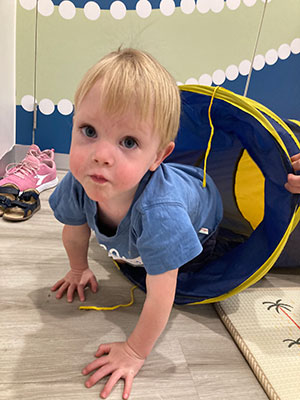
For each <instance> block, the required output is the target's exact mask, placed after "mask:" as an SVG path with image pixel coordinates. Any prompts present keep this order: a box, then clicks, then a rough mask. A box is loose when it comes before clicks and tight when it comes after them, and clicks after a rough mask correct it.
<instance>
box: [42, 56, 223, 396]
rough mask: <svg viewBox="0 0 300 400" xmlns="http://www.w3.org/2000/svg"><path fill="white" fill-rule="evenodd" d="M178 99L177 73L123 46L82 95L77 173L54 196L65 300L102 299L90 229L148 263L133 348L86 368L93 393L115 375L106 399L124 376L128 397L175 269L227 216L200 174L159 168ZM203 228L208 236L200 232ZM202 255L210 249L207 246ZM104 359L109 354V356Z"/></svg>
mask: <svg viewBox="0 0 300 400" xmlns="http://www.w3.org/2000/svg"><path fill="white" fill-rule="evenodd" d="M179 118H180V95H179V90H178V88H177V85H176V82H175V81H174V79H173V78H172V77H171V76H170V74H169V73H168V72H167V71H166V70H165V69H164V68H163V67H162V66H161V65H160V64H159V63H158V62H157V61H156V60H154V59H153V58H152V57H151V56H150V55H148V54H146V53H144V52H141V51H137V50H133V49H124V50H119V51H116V52H113V53H111V54H109V55H107V56H106V57H104V58H103V59H102V60H100V61H99V62H98V63H97V64H96V65H95V66H94V67H92V68H91V69H90V70H89V71H88V72H87V74H86V75H85V77H84V78H83V80H82V82H81V83H80V85H79V88H78V89H77V92H76V95H75V115H74V124H73V132H72V144H71V150H70V172H69V173H68V174H67V175H66V176H65V178H64V179H63V180H62V181H61V183H60V184H59V186H58V187H57V189H56V190H55V192H54V193H53V195H52V196H51V198H50V205H51V207H52V209H53V210H54V214H55V216H56V218H57V219H58V220H59V221H61V222H62V223H64V224H65V225H64V228H63V243H64V246H65V249H66V252H67V254H68V257H69V261H70V267H71V269H70V271H69V272H68V273H67V274H66V276H65V277H64V278H63V279H61V280H60V281H58V282H57V283H56V284H55V285H54V286H53V288H52V290H53V291H56V290H57V295H56V297H57V298H58V299H60V298H61V297H62V295H63V294H64V293H65V292H66V294H67V299H68V301H72V300H73V296H74V293H75V292H76V291H77V293H78V296H79V298H80V300H81V301H84V299H85V297H84V288H85V286H87V285H90V287H91V290H92V291H93V292H96V290H97V288H98V284H97V281H96V278H95V276H94V274H93V272H92V271H91V270H90V269H89V266H88V260H87V253H88V246H89V238H90V232H91V230H93V231H94V232H95V234H96V237H97V239H98V242H99V243H100V244H101V245H102V246H105V248H106V249H107V251H108V254H109V255H110V256H112V257H114V258H115V259H119V260H123V261H124V260H125V261H126V262H128V263H130V264H132V265H139V266H141V265H142V266H143V267H144V268H145V270H146V272H147V275H146V288H147V295H146V300H145V303H144V307H143V310H142V312H141V315H140V318H139V321H138V323H137V325H136V327H135V329H134V330H133V332H132V333H131V335H130V336H129V337H128V339H127V341H126V342H122V343H109V344H102V345H101V346H100V347H99V348H98V351H97V353H96V356H97V357H98V358H97V360H95V361H93V362H92V363H90V364H89V365H87V366H86V367H85V368H84V369H83V374H84V375H86V374H89V373H90V372H92V371H95V372H94V374H93V375H92V376H91V377H90V378H89V379H88V380H87V381H86V386H87V387H91V386H93V385H94V384H95V383H96V382H97V381H99V380H100V379H102V378H103V377H104V376H106V375H109V374H111V377H110V378H109V380H108V382H107V383H106V385H105V387H104V389H103V390H102V392H101V397H102V398H106V397H107V396H108V395H109V393H110V392H111V390H112V388H113V386H114V385H115V384H116V382H117V381H118V380H119V379H121V378H123V379H124V380H125V386H124V391H123V398H124V399H127V398H128V397H129V394H130V391H131V387H132V382H133V379H134V377H135V375H136V374H137V373H138V371H139V370H140V368H141V367H142V365H143V364H144V361H145V359H146V357H147V356H148V355H149V353H150V351H151V349H152V348H153V346H154V344H155V342H156V341H157V339H158V337H159V336H160V334H161V333H162V331H163V330H164V328H165V326H166V324H167V321H168V318H169V315H170V312H171V308H172V305H173V301H174V296H175V291H176V280H177V273H178V268H180V267H181V266H183V265H184V264H186V263H188V262H189V261H191V260H192V259H194V258H195V257H196V256H198V255H199V254H200V253H201V252H202V250H203V246H204V241H205V239H206V238H211V237H212V236H213V235H214V233H215V231H216V229H217V227H218V225H219V222H220V220H221V219H222V212H223V210H222V202H221V198H220V195H219V193H218V191H217V189H216V187H215V185H214V183H213V182H212V180H211V179H210V178H209V177H207V186H206V187H205V188H203V185H202V175H203V173H202V170H201V169H198V168H196V167H190V166H183V165H179V164H178V165H177V164H162V162H163V160H164V159H165V158H166V157H167V156H168V155H169V154H170V153H171V152H172V151H173V149H174V140H175V137H176V134H177V131H178V126H179ZM203 227H205V233H206V235H204V234H203V233H199V232H200V231H201V228H203ZM204 248H205V247H204ZM104 354H105V356H103V355H104Z"/></svg>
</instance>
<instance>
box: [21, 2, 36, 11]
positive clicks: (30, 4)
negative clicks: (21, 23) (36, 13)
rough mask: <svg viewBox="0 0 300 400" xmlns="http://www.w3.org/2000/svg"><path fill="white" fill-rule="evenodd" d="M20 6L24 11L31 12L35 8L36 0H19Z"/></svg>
mask: <svg viewBox="0 0 300 400" xmlns="http://www.w3.org/2000/svg"><path fill="white" fill-rule="evenodd" d="M19 2H20V5H21V6H22V7H23V8H24V9H25V10H28V11H30V10H33V9H34V8H35V6H36V0H19Z"/></svg>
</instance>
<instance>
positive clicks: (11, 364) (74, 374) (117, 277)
mask: <svg viewBox="0 0 300 400" xmlns="http://www.w3.org/2000/svg"><path fill="white" fill-rule="evenodd" d="M59 175H60V177H61V176H62V175H63V172H60V173H59ZM50 193H51V190H48V191H45V192H43V193H42V194H41V196H40V198H41V202H42V208H41V210H40V211H39V212H38V213H37V214H35V215H34V216H33V217H32V218H31V219H29V220H28V221H24V222H20V223H11V222H7V221H4V220H3V219H2V218H0V238H1V246H0V260H1V261H0V267H1V275H0V307H1V313H0V327H1V331H0V332H1V334H0V354H1V356H0V399H1V400H10V399H22V400H29V399H30V400H37V399H39V400H44V399H51V400H55V399H61V400H76V399H80V400H89V399H97V398H99V392H100V390H101V388H102V387H103V382H100V383H98V384H97V385H96V386H94V387H93V388H91V389H86V388H85V386H84V381H85V378H84V377H83V376H82V375H81V373H80V371H81V369H82V368H83V366H85V365H86V364H87V363H89V362H90V361H92V359H93V354H94V353H95V351H96V349H97V347H98V345H99V344H100V343H105V342H111V341H118V340H124V339H125V338H126V336H127V335H128V334H129V333H130V332H131V330H132V329H133V328H134V326H135V324H136V322H137V320H138V316H139V314H140V311H141V308H142V305H143V301H144V294H143V293H142V292H141V291H139V290H136V295H135V303H134V305H133V306H132V307H130V308H123V309H119V310H116V311H110V312H109V311H107V312H96V311H89V312H87V311H80V310H79V309H78V306H79V305H80V303H79V301H78V300H75V301H74V302H73V303H71V304H68V303H67V302H66V300H65V298H63V299H61V300H56V299H55V295H54V294H53V293H52V292H51V291H50V287H51V285H52V284H53V283H54V282H56V281H57V280H58V279H59V278H61V277H62V276H63V275H64V274H65V272H66V271H67V270H68V260H67V257H66V254H65V252H64V249H63V246H62V243H61V228H62V226H61V224H60V223H59V222H57V221H56V220H55V219H54V217H53V215H52V212H51V210H50V208H49V205H48V202H47V199H48V197H49V195H50ZM89 259H90V266H91V268H92V269H93V271H94V272H95V274H96V276H97V278H98V280H99V285H100V289H99V292H98V293H97V294H91V293H90V292H88V291H87V301H86V304H88V305H102V306H105V305H114V304H118V303H121V302H127V301H128V299H129V290H130V287H131V284H130V283H129V282H128V281H127V280H126V279H125V278H124V277H123V276H122V275H121V274H120V273H119V272H118V271H117V270H116V268H115V267H114V265H113V263H112V261H111V260H110V259H108V258H107V256H106V254H105V252H104V251H103V250H102V249H101V248H100V246H98V245H97V242H96V241H95V239H94V238H92V239H91V248H90V253H89ZM299 284H300V276H299V272H298V271H295V270H292V271H289V270H287V269H284V270H276V271H274V272H273V273H270V274H269V275H268V276H267V277H266V278H264V279H263V280H262V281H261V282H259V284H258V285H263V286H280V285H284V286H295V285H299ZM122 387H123V382H119V383H118V385H117V387H116V388H115V389H114V390H113V392H112V394H111V395H110V397H109V398H110V399H112V400H114V399H121V394H122ZM254 398H255V399H256V400H264V399H266V398H267V397H266V395H265V393H264V391H263V390H262V388H261V387H260V385H259V383H258V382H257V381H256V378H255V377H254V375H253V373H252V371H251V370H250V368H249V367H248V365H247V363H246V361H245V360H244V358H243V356H242V355H241V353H240V352H239V350H238V349H237V347H236V346H235V344H234V342H233V341H232V339H231V337H230V336H229V334H228V333H227V331H226V329H225V328H224V326H223V325H222V323H221V322H220V320H219V318H218V316H217V314H216V312H215V310H214V308H213V306H212V305H202V306H193V307H189V306H185V307H178V306H175V307H174V309H173V311H172V314H171V317H170V321H169V324H168V326H167V328H166V330H165V332H164V333H163V335H162V337H161V338H160V339H159V341H158V343H157V345H156V347H155V348H154V350H153V352H152V353H151V355H150V356H149V358H148V360H147V363H146V364H145V365H144V367H143V369H142V370H141V371H140V373H139V375H138V376H137V377H136V379H135V382H134V387H133V391H132V395H131V399H135V400H137V399H138V400H150V399H151V400H155V399H157V400H173V399H174V400H175V399H178V400H179V399H189V400H196V399H218V400H227V399H228V400H229V399H230V400H242V399H247V400H248V399H254Z"/></svg>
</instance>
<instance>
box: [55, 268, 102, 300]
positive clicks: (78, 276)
mask: <svg viewBox="0 0 300 400" xmlns="http://www.w3.org/2000/svg"><path fill="white" fill-rule="evenodd" d="M87 285H89V286H90V287H91V290H92V292H93V293H96V292H97V290H98V282H97V280H96V278H95V275H94V274H93V272H92V271H91V270H90V269H89V268H86V269H85V270H83V271H78V272H76V271H74V270H70V271H69V272H68V273H67V275H66V276H65V277H64V278H63V279H60V280H59V281H58V282H56V283H55V285H54V286H52V288H51V290H52V291H53V292H54V291H56V290H57V289H58V292H57V294H56V298H57V299H60V298H61V297H62V296H63V294H64V293H65V292H67V300H68V302H72V301H73V296H74V293H75V292H76V291H77V293H78V296H79V299H80V301H84V300H85V296H84V288H85V287H86V286H87Z"/></svg>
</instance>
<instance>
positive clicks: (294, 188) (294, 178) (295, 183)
mask: <svg viewBox="0 0 300 400" xmlns="http://www.w3.org/2000/svg"><path fill="white" fill-rule="evenodd" d="M291 160H292V166H293V168H294V171H295V172H296V171H300V153H298V154H296V155H294V156H293V157H292V158H291ZM284 186H285V188H286V189H287V190H288V191H289V192H291V193H295V194H296V193H300V175H294V174H288V181H287V183H286V184H285V185H284Z"/></svg>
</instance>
